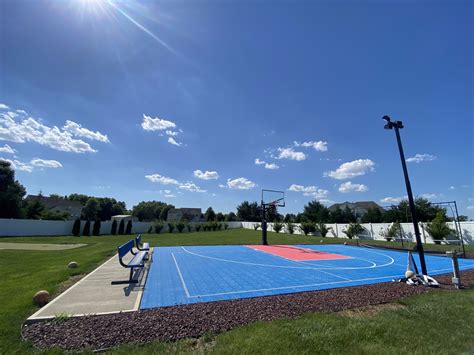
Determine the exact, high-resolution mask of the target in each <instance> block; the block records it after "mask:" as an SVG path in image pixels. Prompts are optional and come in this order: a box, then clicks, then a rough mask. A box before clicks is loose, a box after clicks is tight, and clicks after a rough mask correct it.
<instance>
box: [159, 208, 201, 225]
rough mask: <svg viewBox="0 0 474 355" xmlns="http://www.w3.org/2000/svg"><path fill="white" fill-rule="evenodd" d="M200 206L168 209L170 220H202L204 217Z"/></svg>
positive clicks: (168, 219)
mask: <svg viewBox="0 0 474 355" xmlns="http://www.w3.org/2000/svg"><path fill="white" fill-rule="evenodd" d="M201 216H202V211H201V209H200V208H172V209H170V210H169V211H168V218H167V221H168V222H177V221H182V220H186V221H188V222H202V221H203V218H202V217H201Z"/></svg>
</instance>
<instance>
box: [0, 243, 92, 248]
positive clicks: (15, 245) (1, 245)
mask: <svg viewBox="0 0 474 355" xmlns="http://www.w3.org/2000/svg"><path fill="white" fill-rule="evenodd" d="M86 245H87V244H39V243H38V244H37V243H0V250H1V249H9V250H67V249H75V248H80V247H84V246H86Z"/></svg>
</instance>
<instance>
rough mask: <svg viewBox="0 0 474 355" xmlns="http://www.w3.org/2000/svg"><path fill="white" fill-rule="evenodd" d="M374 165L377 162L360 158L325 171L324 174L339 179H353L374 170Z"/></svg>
mask: <svg viewBox="0 0 474 355" xmlns="http://www.w3.org/2000/svg"><path fill="white" fill-rule="evenodd" d="M374 165H375V163H374V162H373V161H372V160H370V159H358V160H354V161H351V162H347V163H344V164H342V165H341V166H339V168H337V169H336V170H334V171H327V172H325V173H324V176H329V177H331V178H333V179H337V180H344V179H351V178H353V177H356V176H361V175H365V174H366V173H367V172H369V171H374V170H375V169H374Z"/></svg>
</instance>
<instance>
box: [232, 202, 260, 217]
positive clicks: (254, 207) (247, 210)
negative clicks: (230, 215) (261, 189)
mask: <svg viewBox="0 0 474 355" xmlns="http://www.w3.org/2000/svg"><path fill="white" fill-rule="evenodd" d="M237 216H238V218H239V219H240V220H241V221H247V222H258V221H260V220H261V219H262V218H261V216H260V212H259V208H258V204H257V202H252V203H250V202H248V201H244V202H242V203H241V204H240V205H239V206H237Z"/></svg>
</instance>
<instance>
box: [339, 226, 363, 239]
mask: <svg viewBox="0 0 474 355" xmlns="http://www.w3.org/2000/svg"><path fill="white" fill-rule="evenodd" d="M364 230H365V229H364V227H362V226H361V225H360V224H359V223H350V224H349V227H347V229H346V230H343V231H342V233H344V234H345V235H347V238H349V239H352V238H354V237H357V236H358V235H359V234H361V233H362V232H363V231H364Z"/></svg>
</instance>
